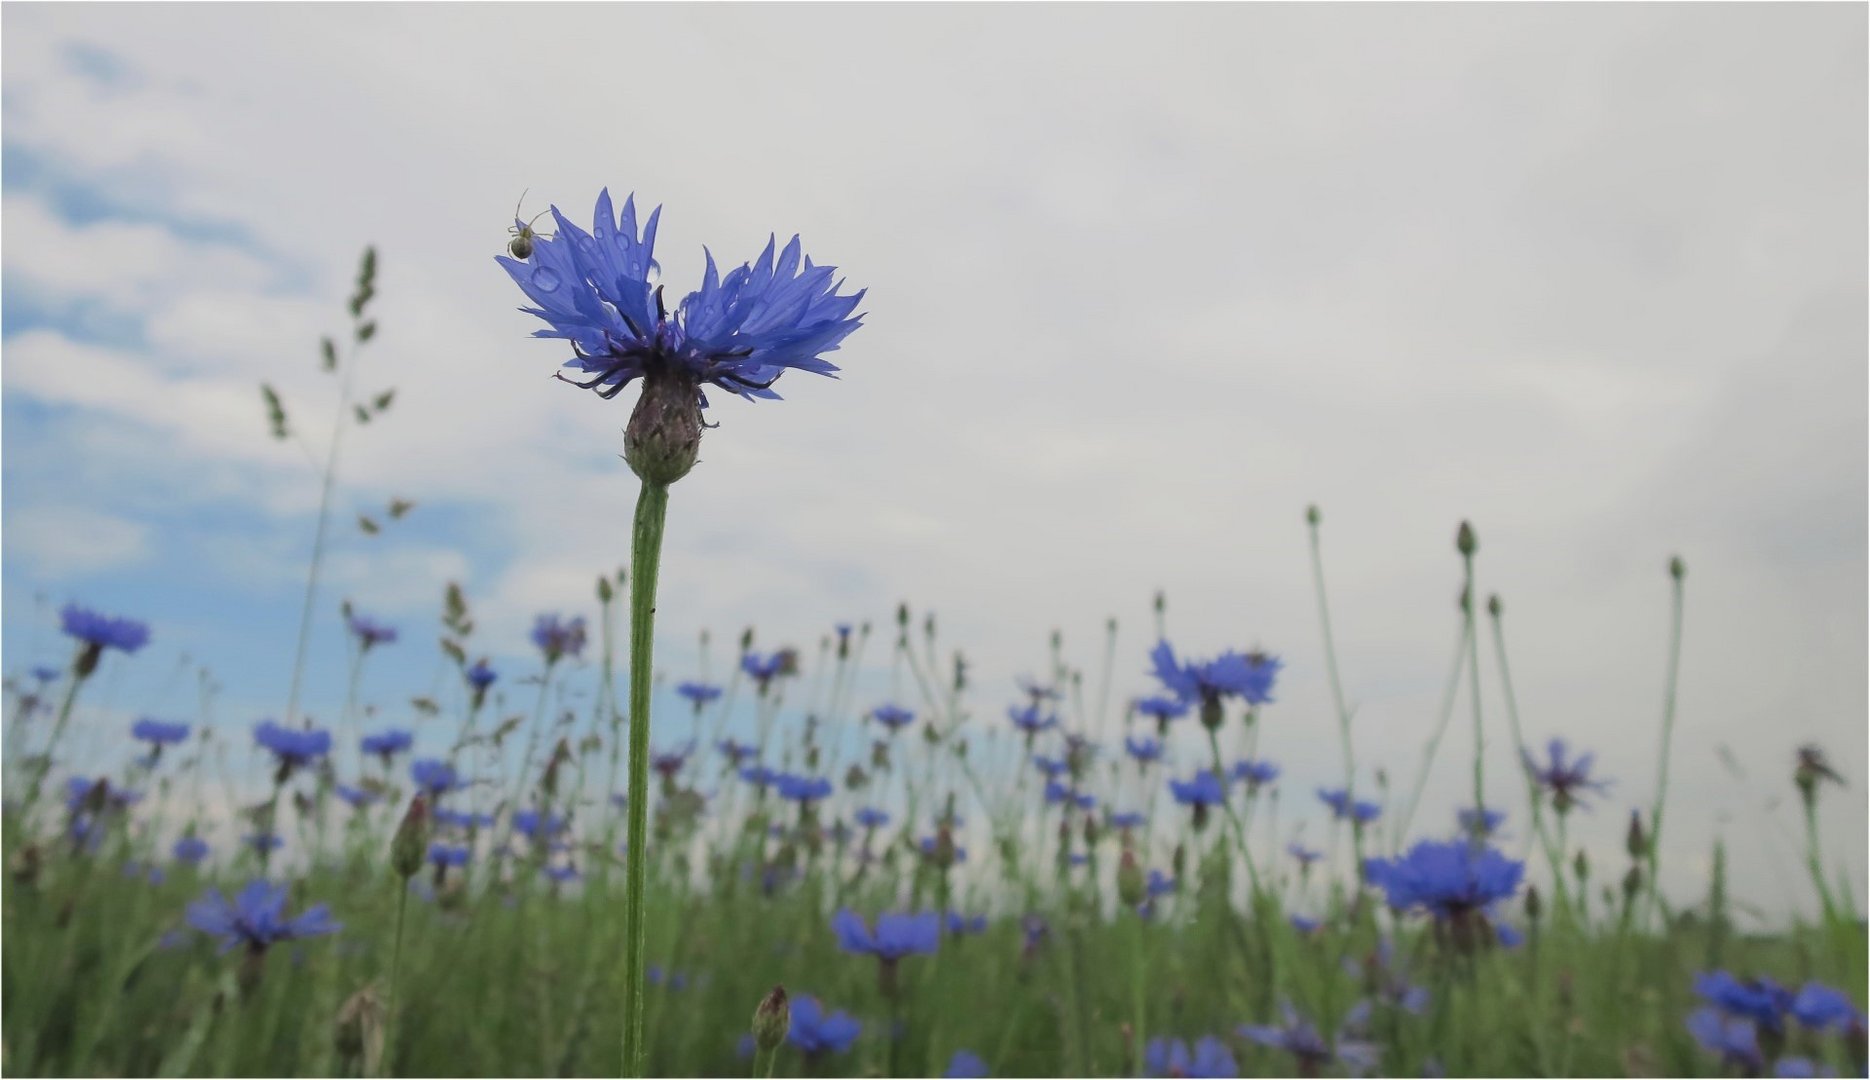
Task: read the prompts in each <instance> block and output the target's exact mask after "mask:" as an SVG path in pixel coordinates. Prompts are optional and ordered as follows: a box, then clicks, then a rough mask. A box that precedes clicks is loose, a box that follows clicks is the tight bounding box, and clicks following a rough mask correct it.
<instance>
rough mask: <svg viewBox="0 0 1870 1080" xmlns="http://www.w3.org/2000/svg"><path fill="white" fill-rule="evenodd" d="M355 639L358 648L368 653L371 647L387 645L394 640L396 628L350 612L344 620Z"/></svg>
mask: <svg viewBox="0 0 1870 1080" xmlns="http://www.w3.org/2000/svg"><path fill="white" fill-rule="evenodd" d="M344 621H345V623H346V624H347V625H349V626H350V628H351V633H352V634H353V635H354V636H355V637H356V638H357V644H358V647H359V648H361V649H363V650H364V651H365V652H369V651H370V648H371V646H373V645H388V644H390V643H391V642H393V641H395V640H396V628H395V627H393V626H388V625H385V624H383V623H380V622H377V621H376V620H375V619H372V618H370V617H369V616H367V615H360V614H358V613H356V612H352V613H351V614H350V617H349V618H347V619H345V620H344Z"/></svg>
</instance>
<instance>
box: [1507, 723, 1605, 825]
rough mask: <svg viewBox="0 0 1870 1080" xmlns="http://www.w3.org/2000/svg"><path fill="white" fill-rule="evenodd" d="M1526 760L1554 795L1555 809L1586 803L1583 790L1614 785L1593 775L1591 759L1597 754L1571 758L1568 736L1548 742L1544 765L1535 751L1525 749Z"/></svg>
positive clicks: (1522, 754)
mask: <svg viewBox="0 0 1870 1080" xmlns="http://www.w3.org/2000/svg"><path fill="white" fill-rule="evenodd" d="M1521 756H1522V757H1523V758H1524V760H1525V763H1526V771H1527V772H1530V773H1531V774H1532V778H1533V779H1534V780H1536V781H1538V783H1539V786H1540V787H1543V788H1544V789H1545V790H1546V791H1548V792H1551V795H1552V809H1554V810H1556V811H1558V812H1559V813H1561V814H1563V813H1565V812H1566V811H1568V810H1570V809H1571V808H1572V807H1573V806H1581V805H1583V801H1584V800H1583V799H1582V798H1581V797H1580V795H1581V793H1582V792H1586V791H1595V792H1602V791H1605V790H1607V789H1608V788H1609V787H1610V783H1609V781H1606V780H1593V779H1591V763H1592V762H1593V761H1595V760H1596V759H1597V755H1596V754H1585V755H1583V756H1581V757H1578V758H1571V757H1570V756H1569V754H1568V752H1567V750H1566V746H1565V740H1563V739H1553V740H1552V741H1551V742H1550V743H1547V744H1546V757H1547V759H1548V760H1547V762H1546V764H1545V766H1544V767H1540V765H1539V763H1538V762H1537V761H1536V760H1534V758H1533V756H1532V754H1531V753H1529V752H1526V751H1521Z"/></svg>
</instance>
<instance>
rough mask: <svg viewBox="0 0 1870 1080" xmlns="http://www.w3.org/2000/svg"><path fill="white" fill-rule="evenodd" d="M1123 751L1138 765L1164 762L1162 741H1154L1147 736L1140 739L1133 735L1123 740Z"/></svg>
mask: <svg viewBox="0 0 1870 1080" xmlns="http://www.w3.org/2000/svg"><path fill="white" fill-rule="evenodd" d="M1123 749H1124V751H1125V752H1126V753H1128V754H1129V755H1130V756H1131V757H1133V758H1135V759H1136V761H1137V763H1138V764H1141V765H1149V764H1152V763H1154V762H1157V761H1161V760H1162V740H1161V739H1152V738H1150V737H1148V736H1147V735H1145V736H1143V737H1141V738H1138V737H1137V736H1135V735H1131V736H1129V737H1128V738H1126V739H1124V740H1123Z"/></svg>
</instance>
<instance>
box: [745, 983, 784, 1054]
mask: <svg viewBox="0 0 1870 1080" xmlns="http://www.w3.org/2000/svg"><path fill="white" fill-rule="evenodd" d="M791 1027H792V1006H791V1005H790V1004H788V1003H787V1001H786V988H785V987H783V986H775V987H773V988H772V990H770V991H768V993H767V995H766V996H765V997H763V998H761V999H760V1004H759V1005H758V1006H757V1007H756V1008H755V1009H754V1010H753V1045H755V1046H757V1047H759V1048H760V1051H761V1052H762V1053H767V1054H770V1053H772V1052H773V1051H775V1050H777V1049H779V1046H780V1044H781V1043H783V1042H785V1041H786V1032H787V1031H789V1030H790V1029H791Z"/></svg>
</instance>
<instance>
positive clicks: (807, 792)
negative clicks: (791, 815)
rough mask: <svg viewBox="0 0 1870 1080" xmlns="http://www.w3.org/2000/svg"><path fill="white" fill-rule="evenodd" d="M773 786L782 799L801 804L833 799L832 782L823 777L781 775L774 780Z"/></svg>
mask: <svg viewBox="0 0 1870 1080" xmlns="http://www.w3.org/2000/svg"><path fill="white" fill-rule="evenodd" d="M773 786H774V787H776V788H778V789H779V797H780V798H782V799H791V800H792V801H793V802H796V803H800V804H809V803H813V802H816V801H818V800H819V799H826V798H830V797H831V781H829V780H826V779H825V778H824V777H821V776H797V775H794V774H792V773H781V774H779V775H778V776H777V777H775V778H774V780H773Z"/></svg>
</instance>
